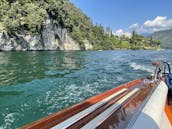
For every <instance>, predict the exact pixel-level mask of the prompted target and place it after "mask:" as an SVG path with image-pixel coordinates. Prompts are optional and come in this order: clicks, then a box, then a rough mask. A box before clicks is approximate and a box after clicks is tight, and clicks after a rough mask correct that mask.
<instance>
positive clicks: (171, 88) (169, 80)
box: [165, 73, 172, 104]
mask: <svg viewBox="0 0 172 129" xmlns="http://www.w3.org/2000/svg"><path fill="white" fill-rule="evenodd" d="M165 82H166V84H167V86H168V94H167V98H168V104H170V97H172V73H169V74H168V75H167V76H166V78H165Z"/></svg>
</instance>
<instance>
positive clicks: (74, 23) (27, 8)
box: [0, 0, 155, 50]
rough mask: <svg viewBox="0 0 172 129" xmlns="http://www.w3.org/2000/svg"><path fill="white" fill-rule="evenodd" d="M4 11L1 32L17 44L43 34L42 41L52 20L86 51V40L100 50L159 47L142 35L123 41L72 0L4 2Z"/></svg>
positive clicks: (0, 16) (9, 0)
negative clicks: (93, 22)
mask: <svg viewBox="0 0 172 129" xmlns="http://www.w3.org/2000/svg"><path fill="white" fill-rule="evenodd" d="M0 8H1V9H0V32H1V33H2V32H3V33H4V32H5V33H7V34H6V36H4V37H10V38H11V37H12V38H15V42H17V44H22V43H21V42H22V41H21V40H20V42H18V41H16V40H17V39H18V37H19V35H31V36H32V35H38V34H39V35H40V38H42V37H43V33H44V32H43V30H45V28H46V25H45V24H46V22H45V21H46V20H47V19H49V20H50V22H51V25H52V26H53V27H52V29H54V28H62V30H63V29H65V30H66V31H67V34H68V35H69V36H70V37H71V38H72V39H74V40H75V41H76V42H78V43H79V46H80V48H81V49H83V50H84V49H85V47H84V41H85V40H86V41H88V42H89V43H91V44H92V45H93V49H96V50H97V49H101V50H102V49H116V48H119V49H122V48H125V49H146V48H150V49H151V48H153V49H154V48H155V45H151V44H149V43H148V42H147V41H148V40H149V39H146V38H144V37H142V36H140V37H139V35H138V34H137V35H136V36H137V37H139V39H138V41H137V38H135V39H130V38H127V37H125V36H123V37H120V38H119V37H117V36H114V35H113V34H112V30H111V29H110V28H109V27H108V28H107V29H104V27H103V26H102V25H100V24H97V25H93V24H92V21H91V19H90V18H89V17H88V16H86V15H85V14H84V13H82V11H81V10H80V9H78V8H76V7H75V6H74V5H73V4H72V3H71V2H70V1H69V0H39V1H38V0H1V1H0ZM133 36H135V35H133ZM44 37H45V36H44ZM55 37H56V38H58V39H61V37H59V35H56V34H55ZM24 39H25V38H24ZM37 39H38V38H37ZM3 41H4V40H3ZM39 41H42V40H40V39H39ZM44 41H45V40H44ZM3 45H4V44H3ZM25 46H27V45H25ZM44 46H45V45H44Z"/></svg>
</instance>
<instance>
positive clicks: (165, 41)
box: [152, 29, 172, 49]
mask: <svg viewBox="0 0 172 129" xmlns="http://www.w3.org/2000/svg"><path fill="white" fill-rule="evenodd" d="M152 37H153V38H155V39H158V40H160V42H161V48H164V49H172V29H169V30H163V31H158V32H155V33H154V34H153V35H152Z"/></svg>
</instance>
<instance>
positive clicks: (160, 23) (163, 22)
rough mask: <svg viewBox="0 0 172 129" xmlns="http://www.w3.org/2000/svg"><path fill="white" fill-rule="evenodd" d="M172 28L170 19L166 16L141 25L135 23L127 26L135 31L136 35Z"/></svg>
mask: <svg viewBox="0 0 172 129" xmlns="http://www.w3.org/2000/svg"><path fill="white" fill-rule="evenodd" d="M171 28H172V19H169V18H167V16H157V17H156V18H155V19H153V20H147V21H145V22H144V23H143V25H140V26H139V25H138V24H137V23H135V24H133V25H131V26H129V29H130V30H131V29H135V30H136V31H137V32H138V33H153V32H156V31H160V30H166V29H171Z"/></svg>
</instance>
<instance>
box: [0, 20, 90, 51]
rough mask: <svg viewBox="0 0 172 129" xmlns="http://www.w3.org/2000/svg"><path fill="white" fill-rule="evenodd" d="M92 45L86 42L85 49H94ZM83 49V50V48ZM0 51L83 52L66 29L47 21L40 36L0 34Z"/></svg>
mask: <svg viewBox="0 0 172 129" xmlns="http://www.w3.org/2000/svg"><path fill="white" fill-rule="evenodd" d="M92 47H93V46H92V44H90V43H89V42H88V41H87V40H84V49H85V50H89V49H92ZM82 49H83V48H82ZM0 50H2V51H11V50H16V51H27V50H81V48H80V45H79V44H78V43H77V42H76V41H75V40H73V39H72V38H71V37H70V36H69V35H68V33H67V30H66V29H65V28H61V27H60V26H56V25H53V23H52V22H51V20H49V19H48V20H46V21H45V23H44V25H43V26H42V29H41V30H40V33H39V34H34V35H33V34H32V35H25V34H23V33H21V34H15V35H10V34H8V33H7V32H3V33H0Z"/></svg>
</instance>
